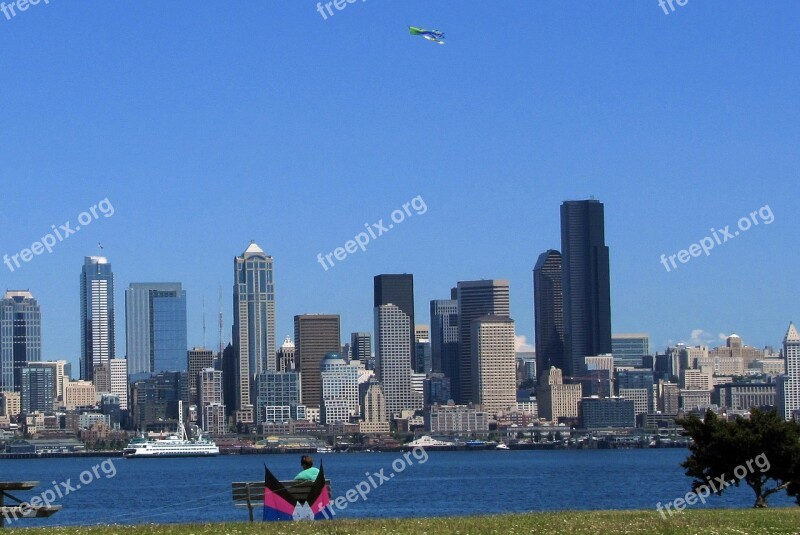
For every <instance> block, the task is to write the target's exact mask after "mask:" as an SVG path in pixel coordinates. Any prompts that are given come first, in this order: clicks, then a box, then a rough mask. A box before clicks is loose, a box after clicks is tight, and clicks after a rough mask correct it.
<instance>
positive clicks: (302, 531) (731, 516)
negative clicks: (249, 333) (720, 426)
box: [15, 507, 800, 535]
mask: <svg viewBox="0 0 800 535" xmlns="http://www.w3.org/2000/svg"><path fill="white" fill-rule="evenodd" d="M15 531H17V530H15ZM18 531H20V532H24V533H25V535H39V534H41V535H45V534H47V535H50V534H53V535H56V534H57V535H72V534H75V535H87V534H88V535H106V534H111V533H114V534H124V535H128V534H130V535H133V534H137V535H138V534H149V533H152V534H156V533H158V534H161V533H172V534H176V535H177V534H180V535H249V534H251V533H252V534H259V535H263V534H265V533H268V534H269V535H295V534H296V535H312V534H330V535H360V534H364V535H373V534H377V535H406V534H408V535H464V534H473V533H475V534H481V535H483V534H487V535H488V534H498V535H517V534H521V533H543V534H553V535H556V534H563V533H566V534H586V535H589V534H592V535H596V534H606V533H610V534H614V535H623V534H629V533H661V534H675V535H678V534H680V535H684V534H692V533H711V534H716V533H719V534H723V533H726V534H727V533H736V534H762V533H763V534H773V533H798V534H800V508H797V507H795V508H781V509H759V510H756V509H730V510H728V509H716V510H700V511H698V510H694V511H685V512H683V513H680V514H675V515H673V516H672V517H669V518H668V519H667V520H664V519H663V518H661V516H660V515H659V514H658V513H657V512H656V511H593V512H586V511H565V512H558V513H531V514H521V515H519V514H518V515H496V516H476V517H454V518H421V519H405V520H404V519H385V520H330V521H322V522H314V523H311V522H302V523H298V522H279V523H270V524H268V525H267V524H264V523H255V524H253V525H250V524H247V523H228V524H195V525H191V524H185V525H181V524H175V525H169V524H161V525H157V524H150V525H142V526H132V527H127V526H100V527H92V528H86V527H69V528H36V529H20V530H18Z"/></svg>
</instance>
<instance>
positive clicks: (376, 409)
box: [358, 378, 389, 433]
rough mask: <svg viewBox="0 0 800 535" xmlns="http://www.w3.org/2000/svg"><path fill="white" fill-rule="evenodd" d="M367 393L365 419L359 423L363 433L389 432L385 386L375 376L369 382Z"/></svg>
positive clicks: (359, 428)
mask: <svg viewBox="0 0 800 535" xmlns="http://www.w3.org/2000/svg"><path fill="white" fill-rule="evenodd" d="M367 385H368V386H367V394H366V395H365V396H364V420H362V421H361V423H360V424H359V425H358V430H359V431H360V432H361V433H388V432H389V412H388V411H387V408H386V396H385V395H384V393H383V386H382V385H381V384H380V383H379V382H378V381H377V380H376V379H374V378H371V379H369V382H368V383H367Z"/></svg>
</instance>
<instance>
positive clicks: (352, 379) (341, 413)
mask: <svg viewBox="0 0 800 535" xmlns="http://www.w3.org/2000/svg"><path fill="white" fill-rule="evenodd" d="M320 371H321V375H322V406H321V407H320V423H322V425H327V424H332V423H334V422H349V421H350V417H351V416H356V415H358V414H359V413H360V409H359V403H358V375H359V373H358V368H356V367H355V366H350V365H349V364H347V363H346V362H345V360H344V359H343V358H342V356H341V355H339V354H338V353H328V354H326V355H325V358H323V359H322V363H321V364H320Z"/></svg>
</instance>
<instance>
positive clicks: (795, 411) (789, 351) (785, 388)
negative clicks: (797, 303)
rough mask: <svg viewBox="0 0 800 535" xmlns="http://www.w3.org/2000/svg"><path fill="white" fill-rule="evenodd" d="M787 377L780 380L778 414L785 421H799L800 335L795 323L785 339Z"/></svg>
mask: <svg viewBox="0 0 800 535" xmlns="http://www.w3.org/2000/svg"><path fill="white" fill-rule="evenodd" d="M783 358H784V362H785V363H786V375H783V376H781V377H779V380H778V396H777V398H778V400H777V401H778V412H779V414H782V415H783V418H784V419H785V420H787V421H788V420H791V419H793V418H794V419H798V415H799V414H800V335H798V333H797V328H796V327H795V326H794V324H793V323H790V324H789V330H787V331H786V336H784V338H783Z"/></svg>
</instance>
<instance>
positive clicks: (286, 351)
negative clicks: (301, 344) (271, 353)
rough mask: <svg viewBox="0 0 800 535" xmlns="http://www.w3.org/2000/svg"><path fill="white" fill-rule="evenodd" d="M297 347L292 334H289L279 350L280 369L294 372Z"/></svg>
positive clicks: (280, 370)
mask: <svg viewBox="0 0 800 535" xmlns="http://www.w3.org/2000/svg"><path fill="white" fill-rule="evenodd" d="M295 353H296V350H295V347H294V342H293V341H292V337H291V336H287V337H286V339H285V340H284V341H283V344H282V345H281V348H280V349H279V350H278V355H277V358H278V367H277V369H278V371H279V372H293V371H294V370H295V358H294V357H295Z"/></svg>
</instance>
